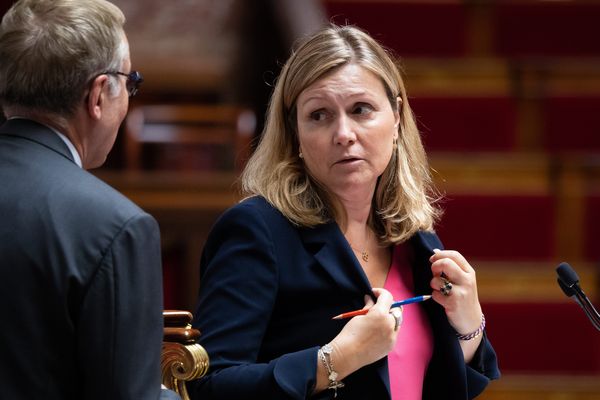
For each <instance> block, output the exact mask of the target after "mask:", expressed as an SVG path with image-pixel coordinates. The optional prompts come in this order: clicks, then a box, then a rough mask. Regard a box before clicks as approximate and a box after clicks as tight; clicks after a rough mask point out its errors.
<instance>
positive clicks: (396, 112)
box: [394, 96, 402, 136]
mask: <svg viewBox="0 0 600 400" xmlns="http://www.w3.org/2000/svg"><path fill="white" fill-rule="evenodd" d="M401 109H402V97H400V96H398V97H396V109H395V110H394V127H396V136H397V135H398V132H397V131H398V127H399V126H400V110H401Z"/></svg>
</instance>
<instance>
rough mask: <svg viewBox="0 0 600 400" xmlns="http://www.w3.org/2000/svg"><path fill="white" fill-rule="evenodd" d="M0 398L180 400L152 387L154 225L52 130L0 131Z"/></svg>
mask: <svg viewBox="0 0 600 400" xmlns="http://www.w3.org/2000/svg"><path fill="white" fill-rule="evenodd" d="M0 187H2V189H1V190H0V315H2V334H1V335H0V354H1V356H0V393H1V395H0V397H2V398H6V399H25V398H31V399H41V398H43V399H47V400H59V399H60V400H68V399H81V398H85V399H90V400H91V399H99V400H100V399H102V400H106V399H120V400H125V399H135V400H140V399H144V400H146V399H154V400H156V399H158V398H161V399H162V398H165V399H166V398H169V399H175V398H179V397H178V396H176V395H175V394H174V393H173V392H167V391H161V390H160V348H161V343H162V336H163V319H162V307H163V302H162V271H161V261H160V237H159V229H158V224H157V223H156V221H155V220H154V218H152V217H151V216H150V215H148V214H147V213H145V212H144V211H142V210H141V209H140V208H139V207H137V206H136V205H135V204H133V203H132V202H131V201H129V200H128V199H127V198H125V196H123V195H121V194H120V193H118V192H117V191H116V190H114V189H112V188H111V187H109V186H108V185H106V184H105V183H104V182H102V181H100V180H99V179H97V178H96V177H94V176H93V175H91V174H90V173H88V172H87V171H85V170H83V169H81V168H80V167H79V166H77V164H75V161H74V160H73V156H72V154H71V152H70V151H69V149H68V147H67V145H66V144H65V143H64V142H63V141H62V140H61V139H60V137H59V136H58V135H56V134H55V133H54V132H53V131H52V130H51V129H49V128H48V127H46V126H43V125H40V124H38V123H35V122H33V121H29V120H24V119H14V120H9V121H7V122H6V123H5V124H3V125H2V126H1V127H0Z"/></svg>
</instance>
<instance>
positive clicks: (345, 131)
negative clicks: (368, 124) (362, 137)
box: [333, 115, 356, 145]
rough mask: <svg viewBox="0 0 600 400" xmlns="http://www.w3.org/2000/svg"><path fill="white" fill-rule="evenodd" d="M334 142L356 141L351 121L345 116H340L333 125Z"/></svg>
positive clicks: (344, 143)
mask: <svg viewBox="0 0 600 400" xmlns="http://www.w3.org/2000/svg"><path fill="white" fill-rule="evenodd" d="M334 130H335V131H334V135H333V137H334V141H335V144H341V145H348V144H352V143H354V142H355V141H356V134H355V133H354V128H353V126H352V121H351V120H350V119H349V118H348V117H347V116H344V115H342V116H340V117H339V118H338V119H337V121H336V124H335V126H334Z"/></svg>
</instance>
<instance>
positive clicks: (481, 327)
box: [456, 314, 485, 340]
mask: <svg viewBox="0 0 600 400" xmlns="http://www.w3.org/2000/svg"><path fill="white" fill-rule="evenodd" d="M484 329H485V315H483V314H481V325H479V328H477V330H476V331H474V332H471V333H467V334H466V335H461V334H460V333H457V334H456V337H457V338H458V340H471V339H475V338H476V337H477V336H479V335H481V334H482V333H483V330H484Z"/></svg>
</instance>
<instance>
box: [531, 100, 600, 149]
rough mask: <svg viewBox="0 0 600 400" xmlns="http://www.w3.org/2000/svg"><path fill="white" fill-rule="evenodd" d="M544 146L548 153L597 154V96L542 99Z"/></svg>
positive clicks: (599, 136) (599, 117)
mask: <svg viewBox="0 0 600 400" xmlns="http://www.w3.org/2000/svg"><path fill="white" fill-rule="evenodd" d="M541 104H542V112H543V118H542V121H544V127H543V129H544V141H545V143H544V146H545V147H546V149H548V150H549V151H551V152H554V153H557V152H560V153H564V152H600V95H596V96H561V97H547V98H545V99H543V100H542V103H541Z"/></svg>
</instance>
